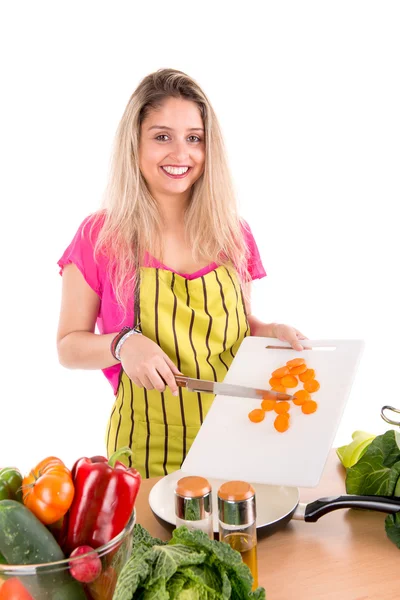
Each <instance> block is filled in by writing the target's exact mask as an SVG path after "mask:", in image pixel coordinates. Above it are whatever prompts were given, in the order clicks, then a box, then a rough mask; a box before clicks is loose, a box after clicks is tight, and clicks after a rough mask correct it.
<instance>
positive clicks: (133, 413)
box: [129, 379, 135, 467]
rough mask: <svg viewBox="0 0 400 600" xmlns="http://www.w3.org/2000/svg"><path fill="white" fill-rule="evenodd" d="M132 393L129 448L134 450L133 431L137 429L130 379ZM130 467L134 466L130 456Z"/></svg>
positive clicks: (131, 387)
mask: <svg viewBox="0 0 400 600" xmlns="http://www.w3.org/2000/svg"><path fill="white" fill-rule="evenodd" d="M129 385H130V392H131V430H130V432H129V448H131V449H132V439H133V430H134V428H135V411H134V408H133V385H132V381H131V380H130V379H129ZM129 466H130V467H131V466H132V456H129Z"/></svg>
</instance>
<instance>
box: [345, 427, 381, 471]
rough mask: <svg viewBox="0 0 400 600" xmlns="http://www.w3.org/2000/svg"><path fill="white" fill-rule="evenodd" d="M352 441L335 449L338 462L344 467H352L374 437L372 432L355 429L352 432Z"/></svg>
mask: <svg viewBox="0 0 400 600" xmlns="http://www.w3.org/2000/svg"><path fill="white" fill-rule="evenodd" d="M351 437H352V440H353V441H352V442H350V444H346V445H345V446H341V447H340V448H338V449H337V450H336V453H337V455H338V457H339V460H340V462H341V463H342V465H343V466H344V467H346V469H348V468H349V467H352V466H353V465H355V464H356V462H357V461H359V460H360V458H361V456H362V455H363V454H364V453H365V452H366V450H367V448H368V446H369V445H370V443H371V442H372V440H373V439H374V438H375V435H373V434H372V433H367V432H366V431H355V432H354V433H353V434H352V436H351Z"/></svg>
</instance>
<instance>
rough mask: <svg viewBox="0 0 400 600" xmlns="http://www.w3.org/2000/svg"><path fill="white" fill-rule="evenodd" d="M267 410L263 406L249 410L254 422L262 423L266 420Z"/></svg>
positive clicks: (250, 417) (251, 419)
mask: <svg viewBox="0 0 400 600" xmlns="http://www.w3.org/2000/svg"><path fill="white" fill-rule="evenodd" d="M264 417H265V412H264V411H263V410H262V408H255V409H254V410H252V411H251V412H249V419H250V421H251V422H252V423H261V421H264Z"/></svg>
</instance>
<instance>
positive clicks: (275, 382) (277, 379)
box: [269, 377, 282, 387]
mask: <svg viewBox="0 0 400 600" xmlns="http://www.w3.org/2000/svg"><path fill="white" fill-rule="evenodd" d="M269 385H270V386H271V387H274V385H282V381H281V378H280V377H271V379H270V380H269Z"/></svg>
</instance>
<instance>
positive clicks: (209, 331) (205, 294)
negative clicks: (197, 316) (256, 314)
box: [201, 276, 218, 381]
mask: <svg viewBox="0 0 400 600" xmlns="http://www.w3.org/2000/svg"><path fill="white" fill-rule="evenodd" d="M201 281H202V283H203V294H204V312H205V313H206V315H207V316H208V318H209V323H208V329H207V334H206V347H207V350H208V355H207V357H206V361H207V362H208V364H209V365H210V367H211V369H212V371H213V374H214V381H218V380H217V373H216V371H215V369H214V367H213V365H212V364H211V363H210V356H211V349H210V344H209V339H210V333H211V328H212V323H213V318H212V316H211V315H210V313H209V312H208V307H207V290H206V283H205V281H204V276H202V278H201Z"/></svg>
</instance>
